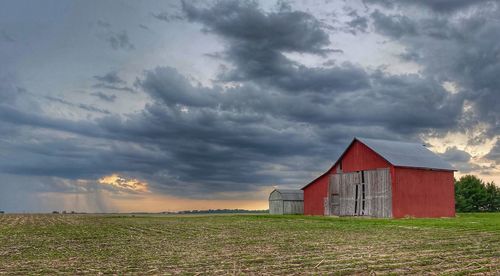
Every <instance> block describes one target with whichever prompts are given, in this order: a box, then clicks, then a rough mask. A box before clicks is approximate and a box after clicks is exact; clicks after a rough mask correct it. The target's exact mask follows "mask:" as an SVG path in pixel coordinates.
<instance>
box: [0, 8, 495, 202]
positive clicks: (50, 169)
mask: <svg viewBox="0 0 500 276" xmlns="http://www.w3.org/2000/svg"><path fill="white" fill-rule="evenodd" d="M183 12H184V13H185V16H186V17H187V19H189V20H191V21H192V22H196V23H198V24H201V25H202V29H203V30H204V31H205V34H206V35H215V36H217V37H218V38H220V39H221V41H222V42H223V43H224V50H223V51H221V52H219V53H217V55H216V57H217V58H219V59H223V60H224V61H225V62H227V63H228V68H229V69H227V70H225V71H221V72H219V74H218V75H217V77H216V79H215V80H214V82H213V83H211V84H210V85H207V84H201V83H200V82H197V81H196V80H195V78H193V77H192V76H190V75H189V74H185V73H181V72H180V71H179V70H180V69H179V70H178V69H176V68H173V67H167V66H157V67H155V68H149V69H146V70H145V71H144V73H143V74H142V75H140V76H137V80H136V82H135V83H134V86H133V87H134V88H135V90H137V91H140V92H143V93H146V94H147V96H148V100H149V99H150V102H148V103H147V104H146V106H145V107H144V108H143V109H142V110H140V111H137V112H134V113H130V114H126V115H113V114H104V115H102V116H100V117H98V118H95V119H92V118H90V119H89V118H87V119H81V120H69V119H64V118H58V117H52V116H49V115H47V114H46V113H44V112H43V108H41V107H40V106H39V107H38V108H27V107H26V106H28V105H27V103H20V102H19V101H18V100H19V99H18V94H16V93H18V92H22V91H21V90H19V89H18V88H17V86H16V85H14V84H12V85H10V84H8V83H6V82H0V88H1V87H7V88H6V89H3V90H2V89H0V99H2V100H3V101H1V102H0V118H2V120H1V121H0V130H6V131H0V136H1V137H2V138H4V137H8V138H9V139H8V143H4V144H0V149H1V151H0V152H2V153H7V154H2V155H0V172H3V173H10V174H18V175H33V176H40V177H58V178H65V179H71V180H77V179H81V178H85V179H91V180H96V179H97V178H99V177H102V176H103V175H109V174H111V173H120V174H124V175H128V176H131V177H137V178H140V179H145V180H147V181H148V182H149V183H150V184H151V185H152V187H153V188H154V189H157V190H161V191H163V192H165V193H169V194H173V195H182V196H188V197H205V198H207V197H212V196H214V194H215V193H217V192H228V191H254V190H256V189H258V188H259V187H262V186H266V187H268V186H271V185H276V184H278V185H295V187H300V186H302V185H303V184H305V183H307V182H308V181H309V180H311V179H312V178H314V176H316V175H317V174H318V173H319V172H321V171H323V170H324V169H327V167H328V166H329V165H331V162H333V161H334V160H335V158H337V156H338V155H339V154H340V152H341V151H342V150H343V149H344V147H345V146H346V145H347V143H348V142H349V141H350V140H351V139H352V137H353V136H364V137H373V138H386V139H392V140H410V141H419V137H420V136H421V135H422V134H428V133H432V134H435V133H438V134H442V133H446V132H448V131H450V130H457V129H460V128H465V127H470V126H473V125H477V124H479V123H485V122H486V123H488V124H489V125H490V126H494V122H495V119H497V121H496V122H497V126H498V121H500V120H498V112H497V110H499V109H498V108H496V107H498V106H497V105H498V103H497V102H496V101H495V99H496V97H495V95H496V94H495V93H497V92H498V87H500V85H499V83H498V77H496V78H493V76H498V75H500V72H499V71H498V62H497V61H498V49H500V48H498V42H496V40H497V39H496V36H494V35H493V34H494V33H495V32H496V31H498V22H497V23H495V21H493V20H488V19H491V18H490V17H486V18H485V19H483V18H481V17H479V16H478V17H477V18H476V19H472V18H468V19H465V20H462V21H461V22H460V23H454V22H452V20H447V19H446V18H441V17H439V18H430V19H414V18H413V17H412V16H411V14H404V12H401V14H398V15H397V16H396V17H391V16H390V15H388V14H385V13H384V11H383V10H379V11H376V12H373V11H369V12H368V14H371V16H370V15H369V16H368V17H363V16H362V15H359V14H351V18H352V21H350V22H349V23H348V25H350V27H351V28H352V29H353V30H355V32H356V34H357V35H361V34H362V33H364V32H365V31H367V30H370V26H366V25H365V23H366V24H373V25H374V28H375V29H376V31H377V32H379V33H380V34H382V35H384V36H386V37H389V38H391V39H397V41H398V43H402V44H403V45H404V46H405V47H406V50H407V52H406V53H407V55H406V57H407V59H409V60H410V59H411V60H412V61H413V62H417V63H418V64H419V65H421V66H423V67H424V69H423V70H422V71H421V72H419V73H418V74H394V73H388V72H385V71H383V70H376V69H367V68H364V67H362V66H361V65H359V64H353V63H349V62H340V61H336V60H335V59H334V57H335V55H334V53H333V50H332V49H331V47H332V46H331V44H332V41H330V38H329V34H328V33H327V31H326V30H325V28H326V27H325V26H324V25H323V23H321V21H320V20H318V19H317V18H315V17H314V16H312V15H311V14H309V13H306V12H302V11H293V10H292V9H291V8H290V7H286V6H280V7H277V8H275V9H274V10H272V11H264V10H263V9H262V8H260V7H259V6H258V5H257V4H255V3H253V2H240V1H220V2H216V3H215V4H214V5H210V6H206V7H200V6H195V5H193V4H190V3H183ZM490 13H493V11H489V12H485V15H488V16H491V14H490ZM156 15H161V14H156ZM365 19H366V20H365ZM134 26H136V25H134ZM464 31H465V33H467V34H471V35H470V37H469V35H464V34H463V33H462V34H461V32H464ZM333 39H334V38H332V40H333ZM333 43H335V41H333ZM288 53H298V54H312V55H316V56H319V57H324V58H325V60H326V59H329V62H328V63H327V65H328V67H309V66H306V65H303V64H301V63H299V62H297V61H294V60H292V59H291V58H289V57H288V56H287V54H288ZM208 54H213V53H208ZM332 55H333V57H332ZM497 73H498V74H497ZM95 74H98V75H95ZM468 74H470V76H468ZM90 75H91V76H92V75H95V76H94V80H95V81H97V83H96V84H94V86H93V87H94V88H102V89H110V90H125V91H130V92H133V91H135V90H134V89H132V88H129V86H128V85H127V82H125V81H124V80H123V79H122V78H120V76H119V75H118V73H117V72H109V73H107V74H104V75H99V73H92V74H90ZM87 76H88V75H87ZM474 78H476V79H474ZM443 81H453V82H456V83H457V84H458V86H459V88H458V92H457V93H455V94H452V93H449V92H447V91H446V90H445V89H444V88H443V87H442V82H443ZM2 91H3V92H2ZM5 91H7V92H5ZM104 91H105V92H106V90H104ZM107 92H110V91H107ZM92 95H94V96H96V97H99V98H100V99H102V100H111V101H112V100H114V99H115V97H113V96H114V95H113V96H109V97H110V98H107V97H108V96H107V95H108V94H105V93H100V94H99V92H96V93H93V94H92ZM135 95H138V94H135ZM111 97H112V98H111ZM464 103H467V104H468V103H471V104H472V105H473V108H474V113H473V114H469V113H467V112H465V113H464V111H463V106H464ZM479 107H481V108H482V109H481V110H479V109H478V108H479ZM490 131H492V130H490ZM16 133H22V134H23V135H20V134H19V136H18V139H14V138H13V137H15V136H11V135H17V134H16ZM61 133H62V134H61ZM492 133H493V134H495V132H494V131H493V132H492ZM496 134H498V132H496ZM7 135H9V136H7ZM35 135H36V137H37V139H29V137H33V136H35ZM419 142H421V141H419ZM495 152H496V151H493V150H492V153H490V155H488V156H490V157H491V158H495V156H496V155H495ZM9 156H15V158H14V160H12V158H9ZM443 156H444V157H445V158H447V159H448V160H450V161H451V162H454V164H458V166H457V167H459V168H460V169H461V170H464V171H470V170H471V169H474V168H473V167H471V165H470V158H471V157H470V155H468V156H467V153H466V152H463V151H460V150H458V149H457V148H448V150H447V151H446V152H445V153H444V155H443Z"/></svg>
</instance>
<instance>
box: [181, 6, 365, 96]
mask: <svg viewBox="0 0 500 276" xmlns="http://www.w3.org/2000/svg"><path fill="white" fill-rule="evenodd" d="M183 9H184V12H185V13H186V16H187V18H188V19H189V20H191V21H195V22H200V23H202V24H203V25H204V30H205V31H206V32H208V33H215V34H217V35H219V36H220V37H222V38H224V39H226V40H227V42H228V45H227V49H226V51H225V52H224V53H223V57H225V58H226V59H227V60H228V61H229V62H231V63H232V64H233V65H234V66H235V67H236V68H235V69H234V70H229V71H226V72H222V73H221V74H220V76H219V77H220V79H221V80H223V81H260V82H266V83H268V84H269V85H271V86H276V87H278V88H281V89H283V90H285V91H289V92H292V93H295V92H304V91H315V92H328V91H330V92H342V91H352V90H356V89H360V88H366V87H368V86H369V84H368V79H367V75H366V73H365V72H364V70H363V69H362V68H359V67H358V66H355V65H353V64H348V63H346V64H342V65H340V66H334V67H331V68H309V67H305V66H302V65H299V64H297V63H296V62H293V61H292V60H290V59H289V58H287V57H286V56H285V55H284V54H285V53H287V52H297V53H310V54H316V55H321V56H325V55H327V54H328V53H334V52H339V51H341V50H338V49H331V48H327V46H330V40H329V37H328V34H327V33H326V32H325V30H324V29H323V24H322V23H321V22H320V21H319V20H318V19H316V18H315V17H313V16H312V15H311V14H309V13H306V12H301V11H292V10H290V9H288V8H282V9H279V10H277V11H274V12H264V11H263V10H262V9H261V8H260V7H259V6H258V5H257V4H256V3H254V2H246V1H243V2H239V1H221V2H217V3H216V4H215V5H213V6H212V7H209V8H198V7H195V6H193V5H190V4H188V3H186V2H183Z"/></svg>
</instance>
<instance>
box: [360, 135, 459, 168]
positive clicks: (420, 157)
mask: <svg viewBox="0 0 500 276" xmlns="http://www.w3.org/2000/svg"><path fill="white" fill-rule="evenodd" d="M354 139H355V140H358V141H360V142H361V143H363V144H365V145H366V146H367V147H369V148H370V149H372V150H373V151H375V152H376V153H378V154H379V155H380V156H382V158H384V159H385V160H387V162H389V163H391V164H392V165H393V166H399V167H412V168H426V169H437V170H450V171H452V170H454V168H453V167H452V166H451V165H450V164H449V163H448V162H446V161H444V160H443V159H441V157H439V156H438V155H437V154H435V153H433V152H432V151H430V150H429V149H427V148H426V147H425V146H424V145H422V144H419V143H408V142H398V141H389V140H379V139H368V138H354Z"/></svg>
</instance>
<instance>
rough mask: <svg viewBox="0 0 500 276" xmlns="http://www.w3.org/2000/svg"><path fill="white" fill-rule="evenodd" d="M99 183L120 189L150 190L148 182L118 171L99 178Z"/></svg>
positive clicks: (143, 191)
mask: <svg viewBox="0 0 500 276" xmlns="http://www.w3.org/2000/svg"><path fill="white" fill-rule="evenodd" d="M97 182H98V183H99V184H102V185H110V186H112V187H113V188H118V189H119V190H125V191H132V192H139V193H147V192H149V189H148V183H146V182H142V181H139V180H138V179H134V178H126V177H123V176H120V175H118V174H116V173H114V174H111V175H107V176H103V177H101V178H100V179H98V180H97Z"/></svg>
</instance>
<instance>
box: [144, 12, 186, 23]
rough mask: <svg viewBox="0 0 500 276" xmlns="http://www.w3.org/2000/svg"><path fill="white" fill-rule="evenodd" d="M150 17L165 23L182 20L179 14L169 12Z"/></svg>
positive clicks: (154, 14)
mask: <svg viewBox="0 0 500 276" xmlns="http://www.w3.org/2000/svg"><path fill="white" fill-rule="evenodd" d="M151 16H153V17H154V18H156V19H158V20H161V21H165V22H171V21H176V20H183V19H184V16H182V15H180V14H173V13H170V12H160V13H151Z"/></svg>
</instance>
